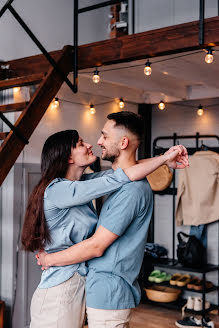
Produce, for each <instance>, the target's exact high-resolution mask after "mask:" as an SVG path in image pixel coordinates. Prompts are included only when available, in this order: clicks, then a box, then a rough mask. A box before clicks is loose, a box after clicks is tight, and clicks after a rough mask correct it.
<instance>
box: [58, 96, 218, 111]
mask: <svg viewBox="0 0 219 328" xmlns="http://www.w3.org/2000/svg"><path fill="white" fill-rule="evenodd" d="M57 98H58V97H57ZM58 100H59V101H63V102H67V103H70V104H74V105H81V106H90V105H91V104H92V105H93V106H94V107H97V106H102V105H106V104H110V103H113V102H114V101H115V100H114V99H112V100H110V101H105V102H101V103H98V104H94V103H93V102H90V103H89V104H87V103H80V102H76V101H70V100H67V99H63V98H58ZM123 102H126V103H127V104H133V105H137V104H138V103H135V102H132V101H127V100H126V101H124V100H123ZM162 102H163V103H164V105H165V106H166V105H168V106H169V105H171V106H181V107H186V108H198V106H194V105H185V104H179V103H176V102H172V103H165V102H164V101H162ZM153 105H156V104H153ZM158 105H159V103H158ZM199 105H200V104H199ZM201 106H202V107H203V109H204V107H205V108H206V107H215V106H219V103H216V104H211V105H201Z"/></svg>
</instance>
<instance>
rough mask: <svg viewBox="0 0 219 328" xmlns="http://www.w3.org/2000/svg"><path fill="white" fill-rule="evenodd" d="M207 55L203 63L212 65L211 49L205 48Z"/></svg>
mask: <svg viewBox="0 0 219 328" xmlns="http://www.w3.org/2000/svg"><path fill="white" fill-rule="evenodd" d="M206 50H207V54H206V55H205V62H206V63H207V64H211V63H213V60H214V56H213V49H212V48H207V49H206Z"/></svg>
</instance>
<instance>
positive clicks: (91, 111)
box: [90, 105, 96, 115]
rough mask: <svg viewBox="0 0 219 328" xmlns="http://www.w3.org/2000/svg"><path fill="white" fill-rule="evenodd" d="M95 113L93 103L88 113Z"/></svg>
mask: <svg viewBox="0 0 219 328" xmlns="http://www.w3.org/2000/svg"><path fill="white" fill-rule="evenodd" d="M95 113H96V109H95V108H94V105H90V114H91V115H94V114H95Z"/></svg>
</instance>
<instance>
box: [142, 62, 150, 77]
mask: <svg viewBox="0 0 219 328" xmlns="http://www.w3.org/2000/svg"><path fill="white" fill-rule="evenodd" d="M151 72H152V69H151V63H150V62H149V60H147V62H146V63H145V68H144V74H145V75H147V76H148V75H151Z"/></svg>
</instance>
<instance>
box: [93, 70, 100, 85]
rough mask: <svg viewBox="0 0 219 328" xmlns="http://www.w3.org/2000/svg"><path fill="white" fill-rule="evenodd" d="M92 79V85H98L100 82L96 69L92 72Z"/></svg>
mask: <svg viewBox="0 0 219 328" xmlns="http://www.w3.org/2000/svg"><path fill="white" fill-rule="evenodd" d="M92 79H93V82H94V83H99V82H100V75H99V71H98V69H97V68H96V69H95V71H94V75H93V78H92Z"/></svg>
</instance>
